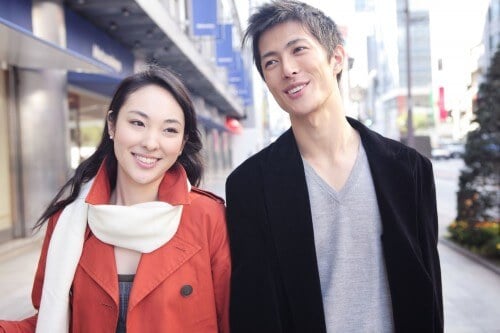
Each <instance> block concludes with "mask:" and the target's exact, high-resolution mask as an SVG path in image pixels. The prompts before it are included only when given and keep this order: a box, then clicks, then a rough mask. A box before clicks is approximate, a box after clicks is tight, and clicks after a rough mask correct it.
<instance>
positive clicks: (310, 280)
mask: <svg viewBox="0 0 500 333" xmlns="http://www.w3.org/2000/svg"><path fill="white" fill-rule="evenodd" d="M263 163H264V164H266V165H263V166H262V167H263V170H269V171H268V172H266V173H264V179H265V180H264V186H265V191H264V193H265V203H266V206H267V212H268V214H269V228H270V230H271V234H272V237H273V239H274V243H275V245H276V252H277V256H278V265H279V266H280V267H279V271H281V272H282V276H281V277H280V278H281V279H282V281H283V285H284V288H285V290H286V294H287V296H288V298H289V300H290V301H289V306H290V311H291V318H292V320H293V322H294V326H295V327H296V330H297V331H298V332H325V330H326V329H325V324H324V312H323V302H322V296H321V287H320V281H319V274H318V267H317V261H316V250H315V245H314V234H313V227H312V218H311V211H310V207H309V206H310V205H309V195H308V190H307V184H306V180H305V174H304V167H303V163H302V159H301V156H300V153H299V151H298V148H297V145H296V142H295V138H294V136H293V133H292V131H291V130H288V131H287V132H286V133H285V134H283V135H282V136H281V137H280V138H279V139H278V140H277V141H276V143H275V144H274V145H273V148H272V149H271V151H270V155H269V159H268V160H267V161H264V162H263ZM311 325H313V326H311Z"/></svg>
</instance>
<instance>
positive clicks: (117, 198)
mask: <svg viewBox="0 0 500 333" xmlns="http://www.w3.org/2000/svg"><path fill="white" fill-rule="evenodd" d="M158 185H159V184H158ZM156 200H158V186H151V185H150V184H149V185H147V186H137V185H136V186H131V185H130V184H123V183H122V182H120V181H119V180H118V179H117V182H116V187H115V189H114V190H113V192H112V193H111V198H110V200H109V201H110V204H114V205H120V206H131V205H136V204H139V203H143V202H150V201H156Z"/></svg>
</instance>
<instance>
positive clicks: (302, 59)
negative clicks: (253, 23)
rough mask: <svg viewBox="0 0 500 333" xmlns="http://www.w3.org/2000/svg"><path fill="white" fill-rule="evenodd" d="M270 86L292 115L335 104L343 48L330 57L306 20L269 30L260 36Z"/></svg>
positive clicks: (297, 115)
mask: <svg viewBox="0 0 500 333" xmlns="http://www.w3.org/2000/svg"><path fill="white" fill-rule="evenodd" d="M259 53H260V57H261V65H262V71H263V74H264V79H265V81H266V84H267V87H268V88H269V90H270V91H271V93H272V94H273V96H274V98H275V99H276V101H277V102H278V104H279V105H280V106H281V107H282V108H283V109H284V110H285V111H286V112H288V113H289V115H290V117H291V118H294V117H302V116H305V115H308V114H310V113H311V112H315V111H317V110H320V109H328V108H329V107H331V106H332V105H334V104H332V103H335V101H334V100H333V99H334V98H336V96H337V94H332V92H333V91H334V87H337V86H338V83H337V80H336V75H337V73H338V72H340V71H341V70H342V61H343V59H344V58H343V57H344V53H343V48H342V47H341V46H338V47H337V48H336V49H335V51H334V54H333V55H332V57H331V58H330V59H328V58H327V54H326V50H325V49H324V48H323V47H322V46H321V45H320V44H319V42H318V40H317V39H316V38H315V37H314V36H313V35H311V33H309V31H307V29H306V28H304V27H303V26H302V24H300V23H298V22H295V21H289V22H285V23H281V24H278V25H276V26H274V27H272V28H271V29H269V30H267V31H265V32H264V33H263V34H262V35H261V37H260V39H259Z"/></svg>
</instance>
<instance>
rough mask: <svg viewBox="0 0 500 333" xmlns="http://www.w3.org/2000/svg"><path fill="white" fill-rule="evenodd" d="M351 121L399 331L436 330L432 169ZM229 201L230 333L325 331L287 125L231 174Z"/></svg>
mask: <svg viewBox="0 0 500 333" xmlns="http://www.w3.org/2000/svg"><path fill="white" fill-rule="evenodd" d="M348 121H349V123H350V124H351V126H352V127H353V128H355V129H356V130H357V131H358V132H359V134H360V136H361V141H362V144H363V147H364V149H365V150H366V154H367V157H368V162H369V165H370V170H371V174H372V177H373V182H374V185H375V191H376V196H377V201H378V206H379V211H380V215H381V218H382V227H383V234H382V236H381V240H382V248H383V253H384V258H385V263H386V269H387V274H388V280H389V287H390V293H391V299H392V309H393V318H394V325H395V328H396V331H397V332H419V333H422V332H425V333H429V332H442V331H443V304H442V290H441V272H440V266H439V257H438V252H437V225H438V224H437V210H436V194H435V187H434V178H433V173H432V164H431V163H430V161H429V160H428V159H427V158H425V157H423V156H422V155H420V154H418V153H417V152H416V151H415V150H414V149H411V148H408V147H406V146H404V145H402V144H401V143H399V142H396V141H393V140H390V139H387V138H384V137H382V136H381V135H379V134H377V133H375V132H373V131H371V130H369V129H368V128H366V127H365V126H363V125H362V124H361V123H359V122H358V121H356V120H353V119H350V118H348ZM226 200H227V223H228V230H229V237H230V238H229V239H230V246H231V255H232V261H233V263H232V278H231V304H230V322H231V332H232V333H242V332H249V333H250V332H251V333H267V332H273V333H274V332H276V333H277V332H284V333H294V332H296V333H316V332H318V333H319V332H326V328H325V320H324V312H323V302H322V296H321V287H320V280H319V274H318V267H317V261H316V253H315V245H314V235H313V226H312V218H311V210H310V204H309V197H308V191H307V185H306V179H305V174H304V167H303V163H302V159H301V157H300V153H299V150H298V148H297V144H296V141H295V138H294V135H293V131H292V130H291V129H290V130H288V131H287V132H285V133H284V134H283V135H282V136H280V137H279V138H278V139H277V140H276V142H274V143H272V144H271V145H269V146H268V147H266V148H265V149H263V150H262V151H260V152H259V153H257V154H256V155H254V156H252V157H250V158H249V159H248V160H246V161H245V162H244V163H243V164H241V165H240V166H239V167H238V168H236V169H235V170H234V171H233V172H232V173H231V175H230V176H229V177H228V179H227V182H226ZM353 325H355V323H353Z"/></svg>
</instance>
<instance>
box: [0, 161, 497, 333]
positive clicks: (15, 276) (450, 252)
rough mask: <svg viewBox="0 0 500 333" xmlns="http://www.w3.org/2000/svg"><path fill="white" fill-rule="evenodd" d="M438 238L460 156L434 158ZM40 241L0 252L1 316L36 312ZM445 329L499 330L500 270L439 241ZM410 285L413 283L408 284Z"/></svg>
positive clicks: (450, 214)
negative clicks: (34, 298)
mask: <svg viewBox="0 0 500 333" xmlns="http://www.w3.org/2000/svg"><path fill="white" fill-rule="evenodd" d="M433 165H434V173H435V178H436V195H437V201H438V213H439V232H440V238H441V239H443V237H444V236H445V235H446V227H447V226H448V224H449V223H450V222H451V221H452V220H453V218H454V217H455V207H456V199H455V192H456V190H457V184H458V183H457V179H458V175H459V169H460V168H461V167H462V165H463V163H462V161H461V160H445V161H437V162H433ZM205 186H206V188H207V189H210V190H212V191H214V192H215V193H217V194H219V195H221V196H223V194H224V193H223V191H224V177H218V178H217V179H214V180H211V181H207V182H206V183H205ZM38 251H39V242H36V243H34V245H30V246H29V247H28V248H27V249H26V250H24V251H23V252H21V253H18V254H16V255H4V256H0V295H2V297H1V298H0V318H2V319H3V318H9V319H19V318H23V317H26V316H27V315H29V314H32V313H33V310H32V308H31V303H30V301H31V299H30V293H31V284H32V280H33V274H34V271H35V269H36V263H37V260H38ZM439 252H440V258H441V266H442V280H443V296H444V312H445V332H449V333H475V332H478V333H490V332H500V275H498V274H497V273H495V272H493V271H492V270H490V269H488V268H485V267H484V266H483V265H481V264H479V263H477V262H475V261H474V260H472V259H470V258H469V257H467V256H464V255H463V254H461V253H459V252H457V251H456V250H454V249H453V248H451V247H450V246H449V245H447V243H446V242H445V241H440V245H439ZM408 287H409V288H411V286H408Z"/></svg>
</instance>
